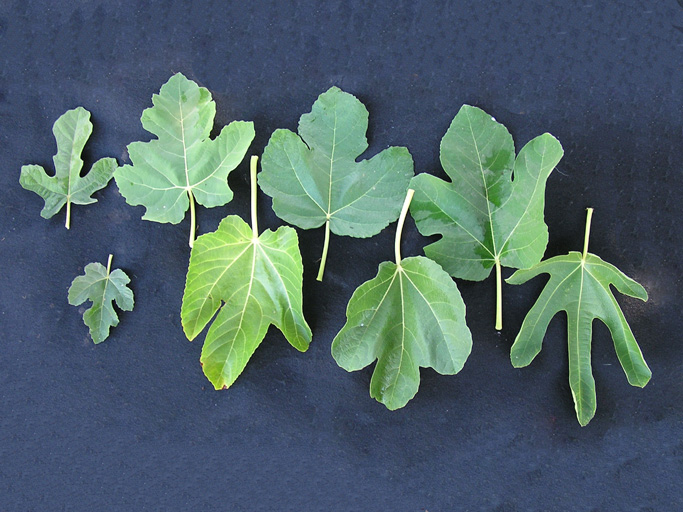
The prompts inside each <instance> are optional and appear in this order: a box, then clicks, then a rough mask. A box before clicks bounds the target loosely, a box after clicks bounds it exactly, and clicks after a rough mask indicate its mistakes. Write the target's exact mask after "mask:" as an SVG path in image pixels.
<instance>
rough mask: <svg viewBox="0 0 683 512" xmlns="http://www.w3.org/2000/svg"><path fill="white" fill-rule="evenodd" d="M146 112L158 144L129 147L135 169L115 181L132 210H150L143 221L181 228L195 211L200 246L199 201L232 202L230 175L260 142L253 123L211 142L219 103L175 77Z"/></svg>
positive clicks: (235, 126)
mask: <svg viewBox="0 0 683 512" xmlns="http://www.w3.org/2000/svg"><path fill="white" fill-rule="evenodd" d="M152 103H153V104H154V106H153V107H150V108H148V109H146V110H145V111H144V112H143V113H142V118H141V120H142V126H143V127H144V128H145V130H147V131H148V132H150V133H153V134H154V135H156V136H157V139H154V140H151V141H149V142H133V143H131V144H130V145H129V146H128V155H129V156H130V160H131V162H132V165H124V166H122V167H120V168H119V169H117V170H116V172H115V173H114V178H115V179H116V184H117V186H118V187H119V190H120V191H121V194H123V196H124V197H125V198H126V201H127V202H128V204H130V205H134V206H135V205H143V206H145V208H146V211H145V214H144V215H143V217H142V218H143V219H145V220H150V221H155V222H170V223H172V224H177V223H178V222H180V221H181V220H183V219H184V218H185V213H186V212H187V209H188V208H190V213H191V217H192V218H191V226H190V230H191V231H190V245H192V243H193V241H194V229H195V219H194V201H195V200H196V201H197V202H198V203H199V204H201V205H203V206H206V207H214V206H222V205H224V204H227V203H228V202H230V200H231V199H232V190H230V187H229V186H228V181H227V180H228V174H229V173H230V171H232V170H233V169H234V168H235V167H237V165H238V164H239V163H240V162H241V161H242V159H243V158H244V155H245V154H246V152H247V149H248V148H249V145H250V144H251V141H252V140H253V138H254V125H253V123H252V122H246V121H233V122H232V123H230V124H229V125H228V126H225V127H223V129H222V130H221V132H220V135H218V137H216V138H215V139H213V140H212V139H210V138H209V135H210V133H211V128H212V127H213V120H214V116H215V114H216V104H215V103H214V101H213V100H212V99H211V93H210V92H209V91H208V89H205V88H204V87H199V86H198V85H197V84H196V83H195V82H193V81H191V80H188V79H187V78H185V76H183V75H182V74H181V73H177V74H175V75H173V76H172V77H171V78H170V79H169V81H168V82H167V83H166V84H164V85H163V86H162V87H161V90H160V91H159V94H155V95H154V96H153V97H152Z"/></svg>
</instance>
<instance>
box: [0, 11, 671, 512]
mask: <svg viewBox="0 0 683 512" xmlns="http://www.w3.org/2000/svg"><path fill="white" fill-rule="evenodd" d="M681 27H683V7H682V6H681V5H679V3H677V2H676V1H675V0H660V1H657V2H651V1H635V0H634V1H626V0H623V1H616V0H612V1H607V2H597V1H593V2H591V1H588V0H582V1H572V2H567V1H560V0H557V1H541V0H539V1H522V2H508V1H492V2H474V1H469V2H464V1H463V2H411V1H373V2H370V1H366V2H360V1H354V2H347V1H342V0H336V1H327V2H312V1H306V2H274V1H272V2H243V1H234V2H219V1H213V2H211V1H202V2H199V1H195V2H191V1H186V2H183V1H179V0H174V1H170V0H163V1H162V0H159V1H147V2H137V1H133V0H131V1H122V0H119V1H112V0H108V1H105V0H77V1H76V0H69V1H65V0H54V1H33V0H16V1H15V0H5V1H3V2H2V3H1V4H0V120H1V122H0V147H1V151H0V158H1V160H0V208H1V210H0V329H1V331H0V333H1V336H0V509H1V510H3V511H8V512H9V511H57V510H78V511H92V510H150V511H151V510H165V511H171V510H231V511H252V510H273V511H289V510H292V511H328V510H339V511H356V510H358V511H364V510H382V511H383V510H386V511H424V510H428V511H430V512H436V511H501V512H502V511H507V512H512V511H520V512H521V511H524V512H526V511H569V510H571V511H643V512H644V511H657V512H663V511H664V512H665V511H678V510H683V497H682V490H681V482H682V479H683V439H682V437H683V436H682V434H683V405H682V404H683V382H682V378H681V376H682V370H683V346H682V344H681V332H683V324H682V322H681V293H680V291H679V287H680V285H681V277H680V275H681V270H682V269H681V251H680V246H681V239H682V237H681V228H680V221H681V207H680V201H681V199H680V198H681V192H683V184H682V180H681V171H682V169H681V154H682V153H683V144H682V130H683V125H682V123H681V114H682V113H683V109H682V106H683V105H682V98H683V95H682V90H681V85H682V83H683V74H682V73H681V56H682V51H683V31H682V29H681ZM177 71H181V72H183V73H184V74H186V75H187V76H188V77H189V78H191V79H194V80H196V81H197V82H198V83H200V84H201V85H203V86H205V87H207V88H209V89H210V90H211V92H212V94H213V97H214V98H215V100H216V102H217V111H218V113H217V126H222V125H223V124H226V123H228V122H229V121H231V120H233V119H246V120H253V121H255V124H256V131H257V136H256V140H255V141H254V144H253V145H252V148H251V149H252V151H251V152H252V153H255V154H261V152H262V151H263V148H264V146H265V144H266V143H267V141H268V137H269V136H270V134H271V133H272V131H273V130H274V129H276V128H280V127H283V128H290V129H295V128H296V124H297V121H298V118H299V116H300V115H301V114H302V113H304V112H308V111H309V110H310V107H311V105H312V103H313V101H314V100H315V99H316V97H317V96H318V94H320V93H321V92H323V91H325V90H326V89H327V88H329V87H330V86H332V85H337V86H339V87H341V88H342V89H344V90H345V91H348V92H351V93H353V94H355V95H356V96H358V97H359V98H360V99H361V100H362V101H363V102H364V103H365V104H366V106H367V107H368V110H369V111H370V130H369V140H370V149H369V150H368V152H367V155H373V154H375V153H376V152H378V151H380V150H381V149H383V148H385V147H387V146H389V145H405V146H407V147H408V148H409V149H410V151H411V153H412V155H413V158H414V160H415V166H416V172H429V173H433V174H436V175H438V176H443V175H444V173H443V171H442V170H441V168H440V165H439V159H438V149H439V142H440V140H441V137H442V136H443V134H444V133H445V131H446V129H447V127H448V125H449V123H450V121H451V119H452V118H453V116H454V115H455V113H456V112H457V111H458V109H459V107H460V106H461V105H462V104H463V103H468V104H472V105H476V106H479V107H481V108H483V109H485V110H486V111H487V112H489V113H490V114H491V115H493V116H495V117H496V118H497V119H498V120H499V121H500V122H502V123H504V124H505V125H507V126H508V128H509V129H510V131H511V133H512V134H513V136H514V138H515V141H516V144H517V147H518V149H519V148H520V147H521V146H522V145H523V144H524V143H526V142H527V141H528V140H530V139H531V138H532V137H534V136H536V135H539V134H541V133H543V132H545V131H549V132H551V133H553V134H554V135H555V136H556V137H558V139H559V140H560V141H561V142H562V144H563V146H564V148H565V157H564V159H563V160H562V161H561V163H560V165H559V166H558V168H557V170H556V172H554V173H553V175H552V176H551V178H550V180H549V182H548V192H547V207H546V221H547V223H548V225H549V228H550V243H549V246H548V250H547V253H546V255H547V256H554V255H558V254H562V253H566V252H567V251H569V250H580V249H581V247H582V243H583V226H584V218H585V208H586V207H588V206H592V207H594V208H595V215H594V220H593V230H592V238H591V246H590V247H591V251H592V252H594V253H596V254H598V255H600V256H601V257H603V258H604V259H605V260H607V261H610V262H611V263H613V264H615V265H617V266H618V267H619V268H621V269H622V270H623V271H624V272H626V273H627V274H628V275H630V276H632V277H633V278H635V279H636V280H638V281H639V282H641V283H642V284H643V285H644V286H645V288H646V289H647V290H648V292H649V294H650V301H649V302H647V303H645V304H643V303H641V302H639V301H637V300H635V299H633V300H632V299H628V298H623V300H622V299H621V298H620V302H621V304H622V305H623V308H624V311H625V314H626V317H627V318H628V320H629V321H630V324H631V327H632V329H633V331H634V333H635V334H636V337H637V339H638V340H639V342H640V346H641V348H642V351H643V353H644V355H645V358H646V360H647V361H648V363H649V365H650V366H651V368H652V372H653V378H652V381H651V383H650V384H648V386H647V387H646V388H644V389H637V388H632V387H631V386H629V385H628V383H627V381H626V378H625V376H624V374H623V371H622V370H621V368H620V366H619V364H618V361H617V359H616V356H615V354H614V349H613V346H612V342H611V339H610V337H609V332H608V331H607V329H606V328H605V327H604V326H602V325H597V324H596V326H595V329H594V339H593V341H594V348H593V368H594V373H595V378H596V382H597V392H598V411H597V415H596V417H595V419H594V420H593V421H592V422H591V423H590V425H589V426H587V427H585V428H581V427H579V425H578V423H577V421H576V418H575V413H574V409H573V404H572V399H571V393H570V390H569V386H568V381H567V362H566V358H567V348H566V334H565V328H566V322H565V319H564V318H563V317H558V318H557V319H555V320H554V321H553V322H552V323H551V325H550V328H549V330H548V333H547V336H546V340H545V344H544V350H543V352H542V353H541V354H540V355H539V357H538V358H537V360H536V361H534V363H533V364H532V365H531V366H530V367H528V368H526V369H520V370H516V369H513V368H512V367H511V365H510V363H509V348H510V345H511V344H512V341H513V340H514V337H515V335H516V333H517V330H518V329H519V326H520V325H521V322H522V319H523V317H524V314H525V313H526V311H527V310H528V308H529V307H530V306H531V305H532V304H533V302H534V299H535V296H536V294H537V293H538V292H539V291H540V289H541V287H542V285H543V279H542V278H540V279H537V280H534V281H533V282H531V283H529V284H527V285H524V286H517V287H513V286H506V287H505V289H504V294H505V295H504V301H505V304H504V314H505V329H504V330H503V331H502V333H500V334H499V333H496V332H495V330H494V329H493V320H494V318H493V317H494V293H495V284H494V282H493V281H492V280H487V281H485V282H481V283H468V282H459V283H458V285H459V286H460V289H461V291H462V293H463V296H464V298H465V302H466V304H467V308H468V310H467V317H468V323H469V325H470V328H471V330H472V333H473V338H474V348H473V351H472V355H471V356H470V358H469V361H468V362H467V364H466V365H465V368H464V370H463V371H462V372H461V373H460V374H458V375H456V376H450V377H446V376H441V375H438V374H436V373H435V372H434V371H432V370H423V371H422V383H421V386H420V391H419V393H418V395H417V397H416V398H415V399H414V400H412V401H411V402H410V403H409V404H408V406H407V407H406V408H405V409H402V410H399V411H396V412H389V411H387V410H386V409H385V408H384V407H383V406H382V405H380V404H378V403H376V402H375V401H374V400H373V399H371V398H370V397H369V396H368V384H369V379H370V375H371V369H366V370H364V371H361V372H357V373H353V374H349V373H346V372H344V371H343V370H341V369H340V368H338V367H337V366H336V364H335V363H334V360H333V359H332V357H331V356H330V344H331V342H332V339H333V337H334V335H335V333H336V332H337V331H338V329H339V328H340V327H341V326H342V325H343V323H344V313H345V306H346V303H347V301H348V299H349V297H350V296H351V294H352V292H353V290H354V289H355V288H356V287H357V286H358V285H359V284H361V283H362V282H363V281H365V280H367V279H370V278H371V277H373V276H374V275H375V273H376V269H377V265H378V264H379V263H380V262H381V261H384V260H387V259H391V258H392V256H393V236H394V226H393V225H392V226H391V227H390V228H388V229H387V230H385V231H384V232H382V233H381V234H380V235H379V236H377V237H375V238H372V239H366V240H357V239H350V238H333V239H332V244H331V248H330V258H329V261H328V267H327V273H326V279H325V282H324V283H322V284H319V283H317V282H316V281H315V279H314V277H315V273H316V270H317V263H316V260H317V259H318V258H319V255H320V251H321V247H322V241H323V233H322V230H316V231H310V232H300V238H301V249H302V253H303V258H304V264H305V269H306V270H305V283H304V303H305V310H306V314H307V317H308V319H309V322H310V324H311V326H312V328H313V331H314V341H313V343H312V344H311V348H310V350H309V351H308V352H307V353H305V354H300V353H298V352H297V351H296V350H294V349H293V348H291V347H290V346H288V345H287V343H286V342H285V340H284V338H283V336H282V335H281V334H280V333H279V332H277V331H276V330H275V329H271V330H270V332H269V334H268V335H267V337H266V339H265V341H264V342H263V344H262V345H261V347H260V348H259V349H258V350H257V352H256V354H255V355H254V357H253V358H252V361H251V362H250V364H249V366H248V367H247V369H246V371H245V372H244V373H243V375H242V376H241V377H240V378H239V380H238V381H237V383H236V384H235V385H234V387H233V388H231V389H230V390H228V391H224V392H215V391H213V390H212V389H211V386H210V385H209V383H208V381H206V380H205V378H204V377H203V375H202V372H201V368H200V366H199V363H198V359H199V353H200V350H201V340H198V341H196V342H194V343H189V342H188V341H187V340H186V339H185V337H184V335H183V332H182V329H181V326H180V320H179V309H180V302H181V296H182V291H183V285H184V277H185V272H186V268H187V259H188V254H189V252H188V247H187V242H186V238H187V232H188V221H187V220H186V221H185V222H183V223H182V224H180V225H176V226H173V225H168V224H164V225H162V224H155V223H149V222H143V221H141V220H140V216H141V215H142V213H143V209H142V208H132V207H130V206H128V205H126V204H125V201H124V200H123V198H122V197H121V196H120V195H119V194H118V192H117V190H116V187H115V185H114V184H113V183H112V184H110V186H109V187H107V188H106V189H105V190H103V191H102V192H99V193H97V194H96V197H97V199H98V200H99V202H98V203H97V204H94V205H90V206H87V207H83V206H81V207H79V206H75V207H74V208H73V211H72V229H71V230H70V231H66V230H65V229H64V227H63V214H60V215H58V216H56V217H54V218H53V219H50V220H44V219H42V218H41V217H40V216H39V211H40V209H41V207H42V201H41V199H40V198H39V197H37V196H36V195H34V194H32V193H30V192H27V191H25V190H23V189H21V188H20V186H19V183H18V179H19V170H20V167H21V165H23V164H27V163H41V164H43V165H46V166H51V158H52V155H53V154H54V152H55V144H54V139H53V137H52V134H51V128H52V124H53V123H54V121H55V120H56V119H57V117H59V116H60V115H61V114H62V113H64V112H65V111H66V110H67V109H69V108H73V107H75V106H77V105H82V106H84V107H85V108H87V109H88V110H90V111H91V112H92V116H93V120H94V124H95V131H94V134H93V136H92V138H91V140H90V142H89V144H88V146H87V147H86V151H85V160H86V167H89V166H90V165H91V164H92V163H93V162H94V161H95V160H96V159H98V158H100V157H103V156H113V157H116V158H117V159H118V160H119V162H120V163H123V162H125V161H126V158H127V156H126V149H125V148H126V145H127V144H128V143H130V142H131V141H134V140H148V139H149V138H150V134H148V133H146V132H145V131H144V130H143V129H142V127H141V125H140V122H139V119H140V114H141V112H142V110H143V109H144V108H146V107H148V106H150V104H151V95H152V94H153V93H154V92H157V91H158V89H159V87H160V86H161V85H162V84H163V83H164V82H165V81H166V80H167V79H168V78H169V77H170V76H171V74H173V73H175V72H177ZM247 175H248V169H247V164H246V160H245V163H243V164H242V165H241V166H240V167H239V168H238V169H237V170H236V171H234V173H233V174H232V175H231V177H230V184H231V186H232V187H233V189H234V191H235V199H234V200H233V202H232V203H230V204H229V205H228V206H227V207H224V208H215V209H213V210H207V209H205V208H201V207H200V208H199V209H198V220H199V232H200V233H204V232H208V231H212V230H213V229H215V228H216V226H217V224H218V222H219V221H220V219H221V218H222V217H223V216H225V215H227V214H228V213H237V214H239V215H242V216H243V217H247V216H248V210H249V208H248V197H249V194H248V178H247ZM259 200H260V206H261V207H260V217H261V223H262V225H263V226H264V227H269V226H270V227H275V226H277V225H279V223H280V222H279V220H278V219H277V218H276V217H275V216H274V215H273V213H272V211H271V210H270V202H269V199H268V198H267V197H265V196H264V195H263V194H260V196H259ZM426 242H427V240H425V239H424V238H422V237H420V236H419V235H418V234H417V231H416V230H415V227H414V224H413V223H412V221H408V223H407V226H406V230H405V232H404V249H403V252H404V255H405V256H410V255H416V254H420V253H421V250H422V247H423V246H424V244H425V243H426ZM110 252H111V253H113V254H114V262H115V266H117V267H121V268H123V269H124V270H126V271H127V272H128V273H129V274H130V275H131V277H132V278H133V283H132V287H133V289H134V291H135V295H136V307H135V310H134V311H133V312H132V313H124V314H122V315H121V324H120V325H119V327H117V328H116V329H115V330H113V331H112V336H111V337H110V339H109V340H108V341H107V342H105V343H104V344H102V345H99V346H97V347H95V346H94V345H93V344H92V342H91V341H90V340H89V337H88V334H87V328H86V327H85V326H84V325H83V323H82V319H81V314H80V313H79V311H78V308H74V307H71V306H69V305H68V304H67V300H66V291H67V288H68V286H69V284H70V283H71V280H72V279H73V278H74V276H76V275H77V274H79V273H81V272H82V267H83V266H84V265H85V264H86V263H88V262H90V261H100V262H105V261H106V258H107V254H109V253H110ZM506 275H509V272H508V273H506Z"/></svg>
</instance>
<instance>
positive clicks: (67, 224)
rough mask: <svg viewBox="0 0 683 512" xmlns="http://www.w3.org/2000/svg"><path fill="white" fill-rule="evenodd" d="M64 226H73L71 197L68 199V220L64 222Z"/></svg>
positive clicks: (68, 227) (67, 227)
mask: <svg viewBox="0 0 683 512" xmlns="http://www.w3.org/2000/svg"><path fill="white" fill-rule="evenodd" d="M64 227H66V229H70V228H71V201H70V200H69V199H67V200H66V222H65V223H64Z"/></svg>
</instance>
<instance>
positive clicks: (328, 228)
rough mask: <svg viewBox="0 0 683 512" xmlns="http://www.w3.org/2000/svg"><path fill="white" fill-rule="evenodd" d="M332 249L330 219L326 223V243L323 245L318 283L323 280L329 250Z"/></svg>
mask: <svg viewBox="0 0 683 512" xmlns="http://www.w3.org/2000/svg"><path fill="white" fill-rule="evenodd" d="M329 247H330V219H327V221H326V222H325V243H324V244H323V255H322V256H321V257H320V269H319V270H318V277H316V279H317V280H318V281H322V280H323V274H324V273H325V262H326V261H327V249H328V248H329Z"/></svg>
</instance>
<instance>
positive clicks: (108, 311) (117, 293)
mask: <svg viewBox="0 0 683 512" xmlns="http://www.w3.org/2000/svg"><path fill="white" fill-rule="evenodd" d="M111 260H112V256H111V254H110V255H109V261H108V262H107V268H104V266H103V265H102V264H101V263H88V264H87V265H86V266H85V274H84V275H82V276H78V277H76V278H75V279H74V280H73V282H72V283H71V286H70V287H69V304H71V305H72V306H80V305H81V304H83V303H84V302H85V301H86V300H90V301H92V306H91V307H89V308H88V309H87V310H86V311H85V313H83V322H84V323H85V325H87V326H88V327H89V328H90V336H91V338H92V340H93V341H94V342H95V343H101V342H103V341H104V340H106V339H107V337H108V336H109V329H110V327H116V326H117V325H118V324H119V317H118V315H117V314H116V311H115V310H114V302H116V305H117V306H118V307H119V308H121V309H122V310H123V311H132V310H133V291H132V290H131V289H130V288H128V283H130V278H129V277H128V276H127V275H126V273H125V272H124V271H123V270H121V269H118V268H117V269H115V270H113V271H112V270H111Z"/></svg>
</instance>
